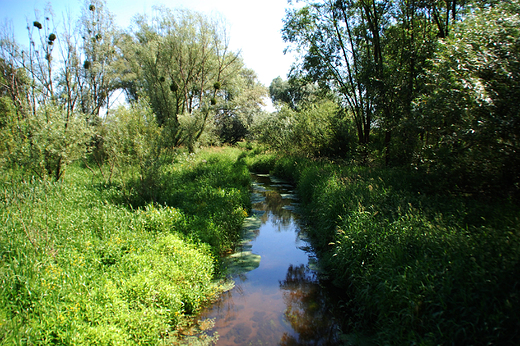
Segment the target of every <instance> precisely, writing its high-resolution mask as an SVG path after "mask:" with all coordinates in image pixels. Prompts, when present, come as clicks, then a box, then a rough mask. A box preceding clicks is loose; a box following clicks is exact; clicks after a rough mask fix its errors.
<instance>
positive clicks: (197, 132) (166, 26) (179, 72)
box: [130, 7, 243, 147]
mask: <svg viewBox="0 0 520 346" xmlns="http://www.w3.org/2000/svg"><path fill="white" fill-rule="evenodd" d="M136 24H137V30H136V31H135V32H134V33H133V35H134V38H135V43H136V44H134V45H132V47H134V48H133V49H132V48H131V49H130V52H131V54H132V55H133V56H132V58H133V59H134V61H133V64H134V71H135V73H136V74H137V78H138V79H139V80H140V84H141V88H142V93H143V94H144V95H145V96H146V97H148V99H149V102H150V104H151V106H152V109H153V111H154V113H155V115H156V117H157V122H158V124H159V125H160V126H163V127H166V128H168V129H169V133H170V139H171V144H172V145H174V146H176V145H180V144H187V145H188V146H190V147H191V146H192V145H193V143H194V142H196V141H197V140H198V139H199V137H200V136H201V134H202V133H203V131H204V130H205V128H206V126H207V124H208V121H210V120H211V119H212V115H214V114H215V112H216V107H217V104H218V103H219V102H220V100H223V99H224V98H225V96H226V94H227V93H226V90H227V88H229V87H230V86H231V85H232V84H233V79H234V76H235V75H236V74H237V73H238V72H239V71H241V69H242V68H243V64H242V61H241V59H240V58H239V55H238V54H237V53H233V52H231V51H230V49H229V44H228V43H229V40H228V37H227V36H226V31H225V26H224V25H223V23H222V21H220V20H218V19H213V18H209V17H207V16H205V15H203V14H202V13H198V12H192V11H188V10H170V9H168V8H165V7H158V8H155V16H153V17H152V18H148V17H146V16H140V17H138V18H137V23H136ZM181 117H183V118H186V117H188V118H189V119H190V121H188V122H186V121H185V122H184V123H189V126H181V124H180V122H179V120H180V118H181Z"/></svg>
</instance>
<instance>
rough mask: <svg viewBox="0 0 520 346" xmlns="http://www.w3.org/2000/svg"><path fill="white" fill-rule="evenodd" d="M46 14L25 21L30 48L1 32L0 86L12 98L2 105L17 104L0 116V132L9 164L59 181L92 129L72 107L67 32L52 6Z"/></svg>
mask: <svg viewBox="0 0 520 346" xmlns="http://www.w3.org/2000/svg"><path fill="white" fill-rule="evenodd" d="M44 14H45V16H44V18H45V19H44V20H41V18H40V16H39V13H38V12H36V17H35V19H36V20H34V21H33V22H32V23H28V26H27V30H28V34H29V47H28V48H25V49H22V48H20V47H19V46H18V44H17V43H16V42H15V41H14V38H13V37H14V35H13V34H12V31H10V30H8V28H6V29H7V30H5V31H3V32H2V36H1V40H0V43H1V45H0V56H1V58H2V75H3V80H4V81H5V83H2V84H3V85H2V89H4V90H3V93H4V94H5V95H9V96H8V97H9V99H10V102H8V103H4V105H9V103H10V104H11V105H12V106H14V108H15V111H14V112H13V111H6V112H5V113H4V114H3V116H4V121H3V122H4V128H3V129H2V132H3V137H4V138H6V137H5V136H8V138H9V139H10V145H9V149H8V150H6V151H5V153H6V155H7V162H9V164H10V165H11V166H22V167H23V168H25V170H26V171H28V172H31V173H33V174H36V175H38V176H39V177H40V178H42V179H44V178H46V177H52V178H54V179H55V180H59V179H60V178H61V177H62V176H63V174H64V171H65V167H66V165H67V164H69V163H70V162H72V161H74V160H76V159H78V158H80V157H81V156H82V155H83V154H84V153H85V151H86V148H87V141H88V134H89V133H90V129H88V128H86V123H85V119H84V116H83V115H81V114H78V113H77V112H76V111H75V109H74V108H75V105H76V100H77V93H76V91H77V89H76V88H77V87H76V86H77V84H78V79H77V78H75V77H74V73H71V71H77V58H76V56H77V51H76V47H75V46H74V45H73V44H72V41H71V40H70V31H69V33H67V32H65V33H63V34H61V33H60V32H59V30H58V29H59V28H58V27H57V26H56V25H54V19H53V18H54V16H53V12H52V8H51V7H50V6H48V7H47V8H46V10H45V12H44ZM63 43H66V44H63ZM59 54H61V56H62V58H63V60H62V61H59V64H58V63H57V61H56V59H55V58H56V56H59Z"/></svg>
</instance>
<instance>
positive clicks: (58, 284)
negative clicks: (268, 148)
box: [0, 152, 250, 345]
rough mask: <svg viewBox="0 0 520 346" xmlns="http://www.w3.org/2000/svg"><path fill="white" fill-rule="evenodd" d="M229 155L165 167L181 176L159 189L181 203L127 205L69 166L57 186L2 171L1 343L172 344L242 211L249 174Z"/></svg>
mask: <svg viewBox="0 0 520 346" xmlns="http://www.w3.org/2000/svg"><path fill="white" fill-rule="evenodd" d="M226 153H227V155H226ZM219 156H220V154H219ZM237 156H238V153H237V152H232V153H230V152H223V153H222V157H224V159H222V160H221V159H220V158H217V157H216V156H215V155H214V154H211V155H206V154H201V155H200V156H198V157H195V156H189V157H187V158H185V159H181V158H178V159H177V162H176V163H175V164H173V165H171V166H168V167H167V168H166V171H169V172H171V173H172V176H171V177H174V178H175V179H178V180H179V181H177V180H173V181H172V182H171V183H172V186H169V190H168V192H165V194H164V195H162V197H164V198H166V196H168V194H169V193H174V192H175V196H176V197H179V198H180V199H179V200H169V202H172V203H173V202H177V205H168V204H167V203H166V199H165V200H164V201H162V202H163V203H162V204H159V203H148V204H144V205H143V206H142V207H141V208H129V206H128V205H125V204H121V201H124V198H121V197H119V196H118V195H119V194H121V193H122V192H123V191H122V190H121V189H119V188H118V186H117V185H110V186H107V187H103V185H100V184H97V183H95V181H96V180H95V179H96V177H95V176H93V175H89V174H88V173H89V172H88V171H87V170H85V169H81V168H80V167H76V166H72V167H71V168H70V173H69V174H68V175H67V177H66V179H64V180H62V181H59V182H55V183H50V182H49V181H38V180H33V181H23V180H19V179H17V178H15V177H7V176H4V177H2V180H1V181H0V223H1V226H0V287H1V288H0V343H2V344H38V345H47V344H48V345H54V344H84V345H92V344H114V345H132V344H158V343H161V342H175V339H176V337H177V334H178V333H177V332H176V329H178V328H179V327H182V326H183V325H185V324H186V323H187V321H188V318H189V317H190V316H192V315H193V314H195V313H197V311H199V310H200V309H201V307H202V306H203V304H205V302H207V301H208V300H211V299H214V297H215V295H216V294H218V293H219V292H220V288H219V286H218V283H217V282H216V281H215V279H216V278H218V273H219V269H220V268H219V262H220V259H219V258H218V256H217V254H220V253H221V252H224V251H225V249H229V248H231V247H232V246H233V244H232V243H233V241H236V238H237V235H236V234H238V231H237V229H238V228H239V226H240V225H241V223H242V222H243V220H244V218H245V216H246V214H247V211H246V209H247V207H248V203H249V196H248V195H249V189H248V186H249V179H250V178H249V174H248V173H247V169H245V166H243V165H241V164H235V161H236V160H234V159H236V157H237ZM185 164H187V165H186V166H185ZM174 172H176V173H175V174H173V173H174ZM221 173H222V174H224V176H222V174H221ZM228 173H229V174H230V176H231V177H233V178H234V179H233V180H232V181H231V182H228V181H227V179H226V174H228ZM183 179H184V180H183ZM93 180H94V185H93V186H92V185H91V184H92V181H93ZM101 181H102V180H101ZM177 182H178V184H177ZM173 185H175V186H173ZM165 186H168V185H165ZM183 189H185V190H183ZM181 196H182V197H186V198H185V199H184V200H182V198H181ZM188 197H189V198H188ZM181 201H182V203H181ZM202 203H207V205H205V206H203V205H202Z"/></svg>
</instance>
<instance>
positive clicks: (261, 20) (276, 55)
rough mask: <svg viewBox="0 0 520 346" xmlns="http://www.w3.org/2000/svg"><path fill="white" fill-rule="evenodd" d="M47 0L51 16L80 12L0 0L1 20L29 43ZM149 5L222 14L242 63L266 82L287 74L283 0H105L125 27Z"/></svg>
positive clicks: (62, 2) (66, 3) (62, 1)
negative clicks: (31, 27)
mask: <svg viewBox="0 0 520 346" xmlns="http://www.w3.org/2000/svg"><path fill="white" fill-rule="evenodd" d="M48 2H50V3H51V6H52V9H53V11H54V14H55V18H57V19H61V18H63V17H62V14H64V13H66V12H67V11H70V12H71V14H72V15H73V17H77V16H78V15H79V8H80V7H81V4H82V3H83V2H82V0H50V1H48V0H0V20H1V22H2V23H4V20H5V19H7V20H11V21H12V24H13V27H14V32H15V36H16V39H17V41H18V43H20V44H22V45H24V46H27V45H28V39H27V31H26V27H27V22H28V21H29V22H30V23H32V22H33V20H34V18H35V15H34V13H35V9H38V10H40V11H42V12H43V10H44V8H45V6H46V4H47V3H48ZM153 5H165V6H167V7H169V8H172V9H175V8H184V9H191V10H196V11H200V12H204V13H206V14H210V15H211V14H219V15H221V16H223V17H224V18H225V19H226V21H227V23H228V28H229V37H230V47H231V49H232V50H233V51H235V52H237V51H241V54H242V58H243V60H244V63H245V65H246V66H247V67H248V68H250V69H253V70H254V71H255V72H256V74H257V75H258V78H259V80H260V82H261V83H262V84H264V85H265V86H266V87H268V86H269V85H270V84H271V81H272V80H273V79H274V78H276V77H278V76H280V77H282V78H283V79H286V77H287V73H288V72H289V70H290V67H291V64H292V63H293V61H294V57H293V56H292V55H290V54H287V55H284V53H283V51H284V48H285V47H286V46H287V44H286V43H284V42H283V40H282V34H281V29H282V26H283V23H282V19H283V18H284V16H285V9H286V8H288V7H289V5H288V4H287V1H286V0H262V1H245V0H107V7H108V10H109V11H110V12H111V13H112V14H114V15H115V20H116V23H117V25H118V26H119V27H121V28H128V27H129V26H130V24H131V22H132V17H133V16H134V15H136V14H138V13H147V14H151V13H152V6H153Z"/></svg>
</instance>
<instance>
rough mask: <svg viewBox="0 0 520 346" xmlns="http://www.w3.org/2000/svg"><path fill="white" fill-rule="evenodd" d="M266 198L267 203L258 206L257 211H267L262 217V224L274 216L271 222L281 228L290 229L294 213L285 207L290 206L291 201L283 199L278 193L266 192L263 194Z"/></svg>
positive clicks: (256, 206)
mask: <svg viewBox="0 0 520 346" xmlns="http://www.w3.org/2000/svg"><path fill="white" fill-rule="evenodd" d="M262 194H263V195H264V196H265V201H263V202H262V203H258V204H256V205H255V206H254V207H255V209H258V210H262V211H267V212H270V213H265V214H263V215H262V218H261V219H262V223H266V222H267V221H268V218H269V216H273V219H272V220H271V222H272V223H273V224H275V225H279V226H280V227H288V226H290V225H291V221H292V219H293V213H292V212H291V211H289V210H287V209H284V208H283V207H285V206H287V205H290V204H291V202H292V201H291V200H290V199H283V198H282V196H281V195H280V193H278V192H276V191H265V192H263V193H262Z"/></svg>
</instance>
